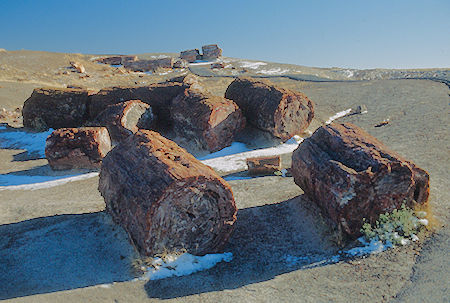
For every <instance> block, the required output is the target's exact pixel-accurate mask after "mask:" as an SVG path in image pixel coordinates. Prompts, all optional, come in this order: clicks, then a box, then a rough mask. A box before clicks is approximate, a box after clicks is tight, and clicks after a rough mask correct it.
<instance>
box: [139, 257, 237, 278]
mask: <svg viewBox="0 0 450 303" xmlns="http://www.w3.org/2000/svg"><path fill="white" fill-rule="evenodd" d="M232 259H233V254H232V253H230V252H228V253H223V254H209V255H204V256H194V255H191V254H188V253H185V254H182V255H179V256H178V255H169V256H167V257H165V258H164V259H162V258H154V259H153V260H152V263H151V265H152V266H151V267H148V268H147V270H148V271H147V272H146V273H145V274H144V276H143V277H142V278H141V280H159V279H164V278H168V277H172V276H177V277H180V276H186V275H190V274H192V273H195V272H198V271H202V270H206V269H209V268H212V267H213V266H214V265H216V264H217V263H219V262H222V261H225V262H231V260H232Z"/></svg>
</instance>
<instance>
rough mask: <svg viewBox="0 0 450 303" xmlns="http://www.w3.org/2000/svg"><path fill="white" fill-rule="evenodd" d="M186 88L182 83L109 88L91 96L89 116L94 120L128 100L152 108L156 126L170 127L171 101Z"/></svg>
mask: <svg viewBox="0 0 450 303" xmlns="http://www.w3.org/2000/svg"><path fill="white" fill-rule="evenodd" d="M186 87H187V86H186V85H185V84H182V83H174V82H165V83H158V84H152V85H149V86H141V87H110V88H104V89H102V90H100V91H99V92H98V93H97V94H95V95H92V96H91V102H90V105H89V115H90V117H91V119H95V117H97V115H98V114H99V113H100V112H102V111H103V110H105V109H106V107H108V106H109V105H111V104H116V103H120V102H123V101H128V100H141V101H142V102H144V103H147V104H148V105H150V106H151V107H152V110H153V113H154V114H155V116H156V119H157V123H158V125H161V126H162V127H165V126H167V125H170V105H171V103H172V100H173V99H174V98H175V97H176V96H178V95H179V94H180V93H182V92H183V91H184V89H185V88H186Z"/></svg>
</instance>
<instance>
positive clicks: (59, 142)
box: [45, 127, 111, 170]
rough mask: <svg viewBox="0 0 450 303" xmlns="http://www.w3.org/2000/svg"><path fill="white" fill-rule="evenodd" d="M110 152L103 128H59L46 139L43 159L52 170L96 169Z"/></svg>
mask: <svg viewBox="0 0 450 303" xmlns="http://www.w3.org/2000/svg"><path fill="white" fill-rule="evenodd" d="M110 150H111V141H110V138H109V134H108V130H107V129H106V128H105V127H81V128H60V129H57V130H55V131H54V132H53V133H52V134H51V135H50V136H49V137H48V138H47V142H46V145H45V157H46V158H47V160H48V163H49V165H50V167H51V168H52V169H54V170H64V169H72V168H87V169H98V168H100V166H101V163H102V159H103V157H105V156H106V154H107V153H108V152H109V151H110Z"/></svg>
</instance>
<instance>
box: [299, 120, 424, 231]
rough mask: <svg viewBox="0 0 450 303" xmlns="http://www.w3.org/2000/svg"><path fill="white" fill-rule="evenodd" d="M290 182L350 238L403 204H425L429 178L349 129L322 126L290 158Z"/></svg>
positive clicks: (365, 135) (348, 126) (356, 129)
mask: <svg viewBox="0 0 450 303" xmlns="http://www.w3.org/2000/svg"><path fill="white" fill-rule="evenodd" d="M292 175H293V176H294V181H295V183H296V184H297V185H298V186H300V187H301V188H302V189H303V191H304V192H305V194H306V195H307V196H308V197H309V198H310V199H311V200H312V201H314V202H315V203H317V204H318V205H319V206H320V207H321V208H322V210H323V211H324V214H325V216H327V217H329V218H330V219H331V220H332V222H334V223H336V224H337V225H340V226H341V227H342V230H343V231H345V232H346V233H347V234H349V235H350V236H352V237H357V236H358V235H360V228H361V226H362V224H363V218H366V220H368V222H370V223H372V224H373V223H374V222H375V220H377V219H378V216H379V215H380V214H382V213H385V212H389V211H392V210H394V209H398V208H399V207H400V206H401V205H402V204H405V205H406V206H409V207H414V206H415V205H416V203H419V204H425V203H427V200H428V195H429V176H428V173H427V172H426V171H424V170H423V169H421V168H418V167H417V166H416V165H414V164H413V163H412V162H410V161H407V160H405V159H404V158H402V157H400V156H399V155H397V154H396V153H394V152H392V151H390V150H389V149H388V148H387V147H386V146H385V145H383V144H382V143H381V142H380V141H378V140H377V139H376V138H374V137H372V136H371V135H369V134H368V133H366V132H365V131H364V130H362V129H360V128H359V127H357V126H355V125H353V124H350V123H345V124H330V125H327V126H322V127H321V128H319V129H318V130H317V131H316V132H314V134H313V135H312V136H311V137H310V138H308V139H306V140H305V141H303V142H302V143H301V144H300V146H299V147H298V148H297V149H296V150H295V151H294V153H293V155H292Z"/></svg>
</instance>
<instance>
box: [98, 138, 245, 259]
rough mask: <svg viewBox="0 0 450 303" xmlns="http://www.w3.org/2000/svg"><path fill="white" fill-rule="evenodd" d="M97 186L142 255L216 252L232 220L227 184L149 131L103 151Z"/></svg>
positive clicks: (225, 239)
mask: <svg viewBox="0 0 450 303" xmlns="http://www.w3.org/2000/svg"><path fill="white" fill-rule="evenodd" d="M99 190H100V192H101V194H102V195H103V197H104V199H105V202H106V209H107V211H108V212H109V213H110V214H111V216H112V218H113V219H114V221H115V222H116V223H118V224H119V225H121V226H122V227H123V228H124V229H125V230H126V231H127V232H128V234H129V235H130V238H131V240H132V242H133V243H134V245H135V246H136V248H137V249H138V251H139V252H140V253H141V254H142V255H147V256H153V255H155V254H158V253H163V252H174V251H179V250H183V249H185V250H186V251H187V252H189V253H192V254H195V255H203V254H207V253H215V252H219V251H221V249H222V248H223V246H224V245H225V244H226V242H227V240H228V238H229V236H230V234H231V232H232V230H233V224H234V222H235V221H236V213H237V209H236V205H235V202H234V198H233V193H232V191H231V187H230V186H229V185H228V184H227V183H226V182H225V181H224V180H223V179H222V178H220V177H219V176H218V175H217V174H216V173H215V172H214V171H213V170H212V169H211V168H210V167H209V166H206V165H204V164H202V163H201V162H200V161H198V160H197V159H195V158H194V157H193V156H192V155H191V154H189V153H188V152H186V151H185V150H184V149H183V148H181V147H179V146H178V145H177V144H175V143H174V142H172V141H170V140H168V139H166V138H164V137H162V136H161V135H159V134H158V133H156V132H153V131H147V130H140V131H138V132H137V133H135V134H134V135H132V136H129V137H128V138H127V139H126V140H125V141H123V142H122V143H121V144H119V145H118V146H116V147H115V148H114V149H113V150H112V151H111V152H109V153H108V155H107V156H106V157H105V159H104V160H103V163H102V168H101V171H100V181H99Z"/></svg>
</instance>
